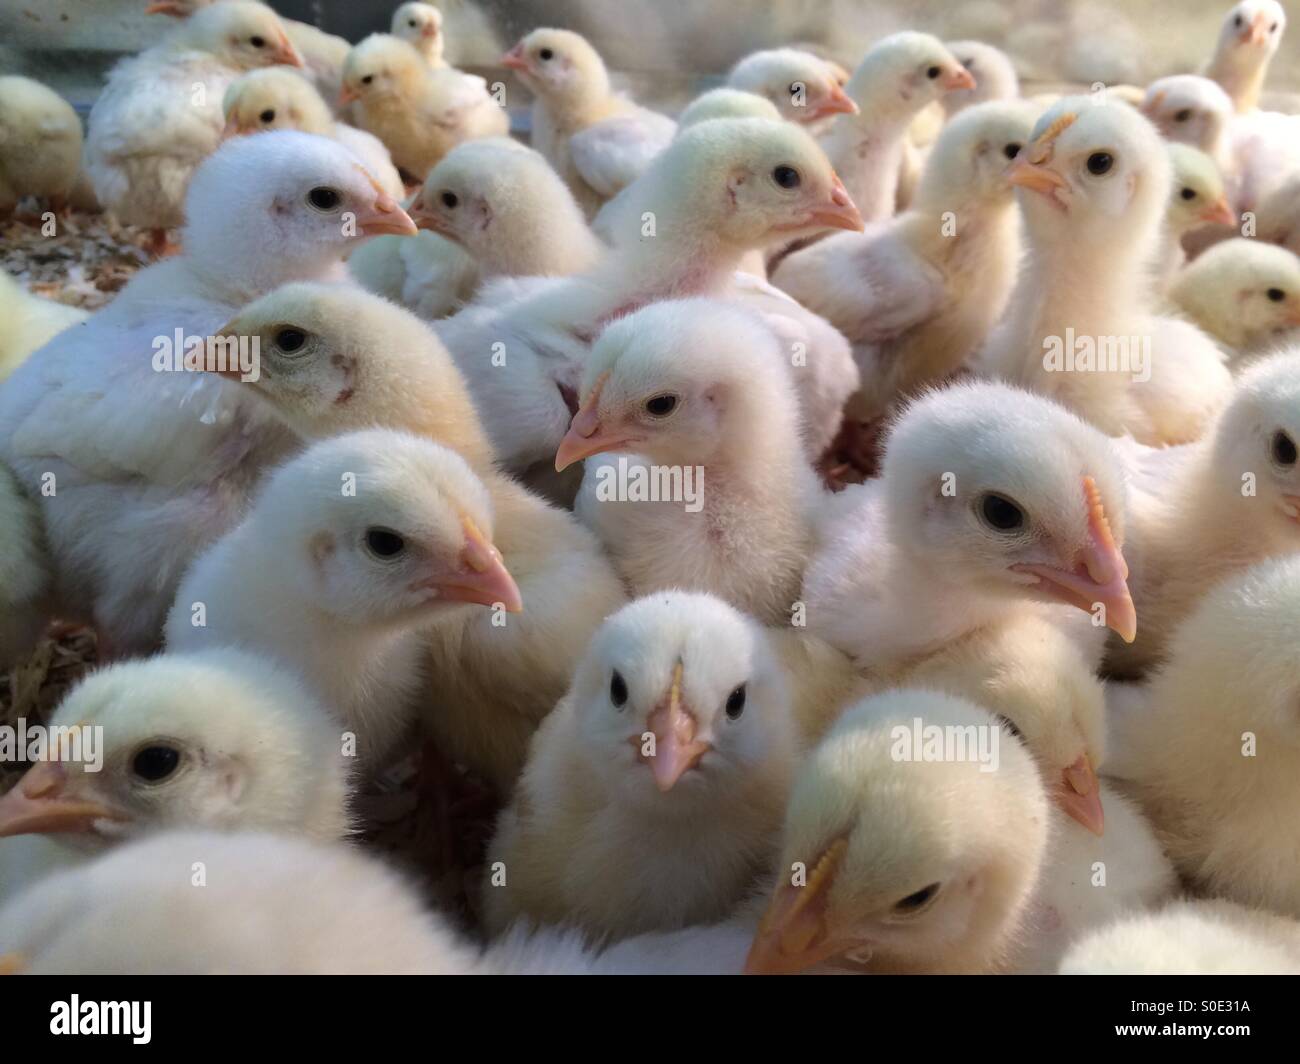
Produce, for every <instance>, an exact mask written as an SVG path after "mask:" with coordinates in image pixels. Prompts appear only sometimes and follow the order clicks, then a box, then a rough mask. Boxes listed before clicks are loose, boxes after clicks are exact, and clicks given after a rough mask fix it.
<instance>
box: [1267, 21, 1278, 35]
mask: <svg viewBox="0 0 1300 1064" xmlns="http://www.w3.org/2000/svg"><path fill="white" fill-rule="evenodd" d="M1268 32H1269V33H1276V32H1277V23H1276V22H1274V23H1273V25H1271V26H1269V28H1268Z"/></svg>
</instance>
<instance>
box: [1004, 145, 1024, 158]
mask: <svg viewBox="0 0 1300 1064" xmlns="http://www.w3.org/2000/svg"><path fill="white" fill-rule="evenodd" d="M1002 154H1003V155H1005V156H1006V157H1007V158H1008V159H1014V158H1015V157H1016V156H1017V155H1019V154H1020V145H1019V144H1008V145H1007V146H1006V147H1005V148H1003V149H1002Z"/></svg>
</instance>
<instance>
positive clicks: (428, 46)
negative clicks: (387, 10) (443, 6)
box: [388, 0, 447, 68]
mask: <svg viewBox="0 0 1300 1064" xmlns="http://www.w3.org/2000/svg"><path fill="white" fill-rule="evenodd" d="M388 32H389V33H391V34H392V35H393V36H394V37H400V38H402V40H404V41H406V42H407V43H408V44H411V45H413V46H414V47H415V50H416V51H417V52H419V53H420V54H421V55H422V56H424V61H425V62H426V63H428V64H429V66H431V67H434V68H437V67H444V66H446V65H447V63H446V61H445V60H444V59H443V57H442V52H443V46H444V41H443V36H442V12H441V11H439V10H438V9H437V8H436V7H434V6H433V5H432V4H421V3H417V2H414V0H413V2H411V3H406V4H402V5H401V6H400V7H398V9H397V10H396V11H394V12H393V21H392V23H391V24H390V25H389V27H388Z"/></svg>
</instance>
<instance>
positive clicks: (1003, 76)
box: [939, 41, 1020, 119]
mask: <svg viewBox="0 0 1300 1064" xmlns="http://www.w3.org/2000/svg"><path fill="white" fill-rule="evenodd" d="M944 44H945V47H947V49H948V51H950V52H951V53H952V54H953V55H955V56H956V57H957V62H959V63H960V64H961V65H962V67H963V68H964V69H965V71H966V73H968V74H969V75H970V76H971V77H972V78H974V79H975V85H974V87H973V88H969V89H954V90H953V91H952V92H948V93H945V94H944V95H943V96H941V97H939V105H940V106H941V107H942V108H943V110H944V113H945V114H946V115H947V116H948V118H949V119H951V118H952V117H953V116H954V115H956V114H959V113H960V112H962V111H964V110H966V108H968V107H973V106H975V105H976V104H980V103H986V102H988V101H989V100H1014V99H1016V97H1018V96H1019V95H1020V79H1019V78H1018V77H1016V68H1015V65H1014V64H1013V63H1012V62H1011V59H1010V58H1009V57H1008V56H1007V54H1006V53H1005V52H1003V51H1000V50H999V49H997V48H994V47H993V45H991V44H985V43H984V42H983V41H945V42H944Z"/></svg>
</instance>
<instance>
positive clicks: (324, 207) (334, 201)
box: [307, 185, 343, 211]
mask: <svg viewBox="0 0 1300 1064" xmlns="http://www.w3.org/2000/svg"><path fill="white" fill-rule="evenodd" d="M342 201H343V197H342V196H341V195H340V194H339V191H338V189H334V188H327V187H326V186H325V185H317V186H316V187H315V188H314V189H312V190H311V191H310V192H308V193H307V202H308V203H310V204H311V205H312V206H313V207H315V208H316V209H317V210H318V211H332V210H334V208H335V207H337V206H338V205H339V204H340V203H341V202H342Z"/></svg>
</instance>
